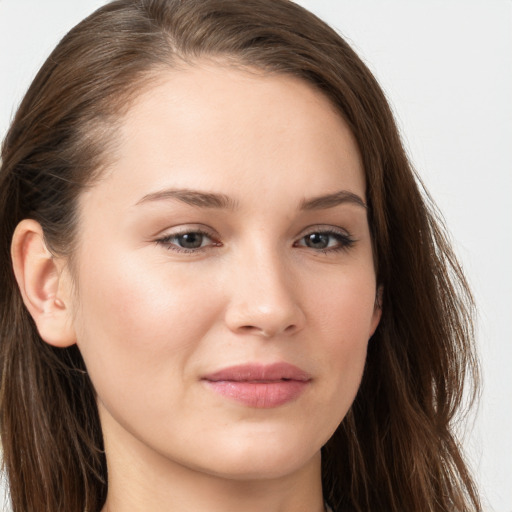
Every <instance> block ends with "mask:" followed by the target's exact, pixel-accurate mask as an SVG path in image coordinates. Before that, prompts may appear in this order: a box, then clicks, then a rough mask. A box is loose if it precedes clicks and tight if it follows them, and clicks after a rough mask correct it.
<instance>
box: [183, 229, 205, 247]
mask: <svg viewBox="0 0 512 512" xmlns="http://www.w3.org/2000/svg"><path fill="white" fill-rule="evenodd" d="M179 242H180V245H181V247H183V248H184V249H198V248H199V247H201V244H202V243H203V235H201V233H187V234H186V235H181V236H180V237H179Z"/></svg>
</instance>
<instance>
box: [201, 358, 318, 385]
mask: <svg viewBox="0 0 512 512" xmlns="http://www.w3.org/2000/svg"><path fill="white" fill-rule="evenodd" d="M203 380H208V381H211V382H219V381H234V382H275V381H280V380H297V381H303V382H307V381H309V380H311V375H310V374H309V373H307V372H305V371H304V370H301V369H300V368H298V367H297V366H294V365H293V364H289V363H284V362H280V363H273V364H241V365H236V366H229V367H227V368H223V369H221V370H219V371H216V372H213V373H210V374H208V375H205V376H204V377H203Z"/></svg>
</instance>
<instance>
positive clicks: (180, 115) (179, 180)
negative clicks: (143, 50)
mask: <svg viewBox="0 0 512 512" xmlns="http://www.w3.org/2000/svg"><path fill="white" fill-rule="evenodd" d="M114 137H115V138H116V144H115V147H116V150H115V155H114V156H113V164H112V165H111V166H110V172H109V173H107V178H106V180H104V181H105V182H109V188H110V190H111V192H117V193H118V194H124V196H125V197H126V198H127V199H129V200H130V201H131V202H132V203H133V202H136V200H137V197H136V196H139V198H140V197H141V195H144V193H151V191H152V190H150V189H155V190H157V189H160V188H164V187H181V188H183V187H185V188H186V187H190V188H197V186H198V185H200V187H201V188H203V189H206V190H212V191H219V189H221V190H220V191H222V192H223V193H227V194H235V195H242V196H243V195H244V194H246V195H247V194H249V193H250V194H252V193H253V192H254V189H255V188H257V189H258V190H259V192H260V193H261V194H265V193H266V192H268V190H269V189H271V188H272V187H281V188H282V187H283V186H286V188H287V189H289V191H293V190H295V191H296V192H297V194H299V195H302V196H304V195H307V194H308V195H321V194H323V193H326V192H334V191H335V190H338V189H339V188H342V186H343V185H345V184H347V183H348V185H350V187H351V188H353V189H354V190H353V191H354V192H357V193H358V194H360V195H362V196H364V191H365V178H364V172H363V169H362V164H361V158H360V154H359V150H358V148H357V144H356V142H355V140H354V137H353V136H352V133H351V132H350V130H349V128H348V126H347V124H346V123H345V122H344V120H343V118H342V117H341V115H340V114H339V113H338V111H337V110H336V109H335V107H334V106H333V105H332V103H331V102H330V100H328V99H327V97H326V96H324V95H323V94H322V93H321V92H320V91H319V90H317V89H316V88H314V87H313V86H312V85H310V84H308V83H306V82H305V81H303V80H300V79H298V78H295V77H292V76H288V75H276V74H268V73H264V72H262V71H260V70H256V69H240V68H234V67H228V66H222V65H214V64H211V63H209V64H207V63H205V64H200V65H194V66H189V67H186V68H184V69H180V70H169V71H166V72H162V73H161V74H160V75H159V76H158V79H157V80H154V81H153V82H152V83H151V86H149V87H147V88H146V89H145V90H144V91H143V92H142V93H141V94H140V95H139V96H138V97H136V98H135V99H134V101H133V103H132V104H131V107H130V108H129V110H128V111H127V113H126V115H125V116H124V117H123V118H122V120H121V122H120V123H119V125H118V130H117V133H115V134H114ZM342 182H345V183H342ZM93 189H94V187H93Z"/></svg>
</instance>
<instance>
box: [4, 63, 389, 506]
mask: <svg viewBox="0 0 512 512" xmlns="http://www.w3.org/2000/svg"><path fill="white" fill-rule="evenodd" d="M116 148H117V149H116V154H115V155H114V158H113V162H114V163H113V164H112V165H111V166H110V168H109V169H108V171H107V172H106V174H105V176H104V178H103V179H102V180H100V181H99V182H98V183H97V184H96V185H94V186H93V187H92V188H90V189H88V190H87V191H86V192H84V193H83V194H82V196H81V198H80V204H79V212H80V229H79V235H78V236H79V246H78V247H79V248H78V253H77V254H76V262H77V263H76V272H75V273H76V275H74V276H73V280H72V279H71V276H70V275H69V273H68V271H67V267H66V265H65V262H59V260H58V259H55V258H53V259H52V258H50V257H49V256H48V253H47V252H45V249H44V244H43V242H42V237H41V232H40V230H39V229H38V227H37V225H36V224H35V223H34V222H33V221H24V223H25V224H23V223H22V224H21V225H20V226H19V227H18V229H17V232H16V235H15V241H14V243H13V258H14V260H15V270H16V274H17V277H18V280H19V282H20V288H21V289H22V293H23V294H24V298H25V302H26V304H27V305H28V307H29V310H30V311H31V313H32V315H33V316H34V319H35V320H36V324H37V325H38V328H39V331H40V333H41V335H42V336H43V338H44V339H46V341H48V342H49V343H52V344H54V345H59V346H66V345H69V344H71V343H75V342H76V343H77V344H78V346H79V348H80V350H81V352H82V354H83V357H84V360H85V363H86V365H87V369H88V372H89V373H90V376H91V379H92V382H93V383H94V386H95V389H96V391H97V394H98V407H99V411H100V417H101V422H102V428H103V431H104V437H105V447H106V454H107V462H108V468H109V494H108V498H107V503H106V505H105V508H104V510H105V511H107V510H110V511H114V512H124V511H128V510H130V511H139V510H140V511H142V510H152V511H164V510H166V511H167V510H172V511H173V512H180V511H185V510H186V511H187V512H190V511H192V512H193V511H204V510H208V511H210V512H211V511H213V512H216V511H219V512H220V511H222V512H234V511H238V510H244V511H249V512H250V511H261V510H265V511H269V512H278V511H279V512H292V511H293V512H297V511H304V512H311V511H317V512H320V511H321V510H323V501H322V494H321V479H320V476H321V473H320V471H321V466H320V448H321V447H322V445H323V444H325V442H326V441H327V440H328V439H329V438H330V436H331V435H332V434H333V432H334V431H335V429H336V428H337V426H338V425H339V423H340V422H341V421H342V419H343V417H344V416H345V414H346V413H347V411H348V409H349V407H350V405H351V403H352V401H353V399H354V397H355V394H356V392H357V389H358V387H359V384H360V381H361V376H362V372H363V368H364V362H365V357H366V350H367V344H368V340H369V338H370V337H371V335H372V334H373V332H374V330H375V328H376V327H377V324H378V322H379V319H380V310H379V309H378V308H377V307H376V306H375V304H376V281H375V272H374V266H373V258H372V245H371V238H370V232H369V227H368V222H367V212H366V208H365V206H364V202H365V188H366V184H365V178H364V172H363V168H362V164H361V158H360V154H359V151H358V148H357V145H356V143H355V141H354V139H353V136H352V134H351V133H350V131H349V129H348V127H347V125H346V123H345V122H344V121H343V120H342V118H341V117H340V116H339V115H338V114H337V113H336V111H335V110H334V108H333V107H332V105H331V104H330V102H329V101H328V100H327V99H326V98H325V97H324V96H323V95H322V94H321V93H319V92H318V91H316V90H314V89H313V88H311V87H310V86H309V85H307V84H305V83H303V82H302V81H299V80H297V79H295V78H292V77H288V76H271V75H265V74H262V73H260V72H258V71H255V70H252V71H248V70H245V71H244V70H240V69H238V70H237V69H233V68H227V67H223V66H222V65H220V64H217V65H214V64H211V63H210V64H208V63H201V64H198V65H195V66H191V67H190V68H187V69H184V70H180V71H176V72H173V71H169V72H168V73H162V75H161V76H160V78H159V80H158V82H157V83H156V84H155V85H153V86H152V87H151V88H150V89H149V90H147V91H145V92H144V93H142V94H141V95H140V97H139V98H138V99H137V100H136V101H135V103H134V104H133V106H132V107H131V108H130V110H129V112H128V114H127V115H126V116H125V118H124V119H123V120H122V122H121V127H120V130H119V133H118V140H117V145H116ZM169 190H172V192H169ZM176 190H178V191H183V190H187V191H190V190H194V191H199V192H201V193H206V194H222V197H223V199H226V198H227V201H224V202H227V203H229V204H209V205H207V206H205V205H197V204H190V203H191V202H194V201H195V202H197V196H191V195H190V194H189V195H188V196H186V197H184V196H183V193H182V192H178V193H177V192H176ZM340 191H344V195H343V194H341V195H340V194H339V193H340ZM347 193H348V194H347ZM333 194H338V195H337V196H336V197H335V198H334V199H333V197H331V198H330V201H326V200H324V201H323V202H322V201H317V202H316V203H314V202H313V203H312V202H311V200H312V199H313V198H318V197H321V196H327V195H331V196H332V195H333ZM191 197H192V198H193V200H192V199H191ZM340 197H342V199H343V200H340ZM347 197H348V198H349V199H348V200H347ZM354 197H357V198H359V200H357V199H354ZM308 201H309V207H308V208H303V206H304V202H308ZM198 230H199V231H201V232H204V233H206V235H195V237H196V238H195V240H196V241H197V240H199V241H200V247H198V248H193V249H188V250H187V249H185V248H183V247H181V246H180V244H181V245H183V244H184V242H185V239H184V238H183V235H184V234H185V233H189V238H190V237H191V236H192V238H191V239H192V240H193V236H194V235H192V234H193V233H197V232H198ZM314 233H317V234H319V235H313V237H311V235H312V234H314ZM180 237H181V238H180ZM319 237H320V238H319ZM319 240H320V242H322V243H324V242H325V244H326V247H322V243H320V244H319V243H317V244H316V245H315V244H312V242H318V241H319ZM52 265H53V266H54V267H52ZM72 281H74V283H75V284H74V286H72V284H71V283H72ZM282 361H284V362H288V363H291V364H294V365H296V366H298V367H299V368H301V369H302V370H304V371H306V372H308V373H309V374H310V375H311V381H310V382H309V384H308V386H307V388H306V390H305V391H304V392H303V393H302V394H301V395H299V396H298V397H297V398H295V399H294V400H291V401H290V402H287V403H286V404H284V405H281V406H279V407H274V408H254V407H249V406H247V405H244V404H240V403H238V402H236V401H233V400H231V399H228V398H226V397H224V396H221V395H219V394H217V393H215V392H213V391H212V390H211V389H209V388H208V386H206V385H205V383H204V381H203V380H201V379H202V377H203V376H204V375H206V374H208V373H211V372H214V371H218V370H220V369H223V368H225V367H227V366H232V365H237V364H243V363H261V364H270V363H274V362H282Z"/></svg>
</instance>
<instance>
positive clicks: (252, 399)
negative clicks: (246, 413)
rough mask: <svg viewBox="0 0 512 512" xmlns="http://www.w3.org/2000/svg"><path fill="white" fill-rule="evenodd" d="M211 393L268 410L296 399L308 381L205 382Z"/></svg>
mask: <svg viewBox="0 0 512 512" xmlns="http://www.w3.org/2000/svg"><path fill="white" fill-rule="evenodd" d="M205 382H206V383H207V385H208V387H210V388H211V389H213V391H215V392H216V393H219V394H220V395H223V396H225V397H227V398H231V399H232V400H235V401H236V402H240V403H242V404H244V405H246V406H248V407H255V408H258V409H270V408H272V407H279V406H280V405H284V404H286V403H288V402H291V401H293V400H295V399H297V398H298V397H299V396H300V395H301V394H302V393H303V392H304V391H305V390H306V388H307V386H308V385H309V381H300V380H280V381H271V382H247V381H232V380H221V381H208V380H207V381H205Z"/></svg>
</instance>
